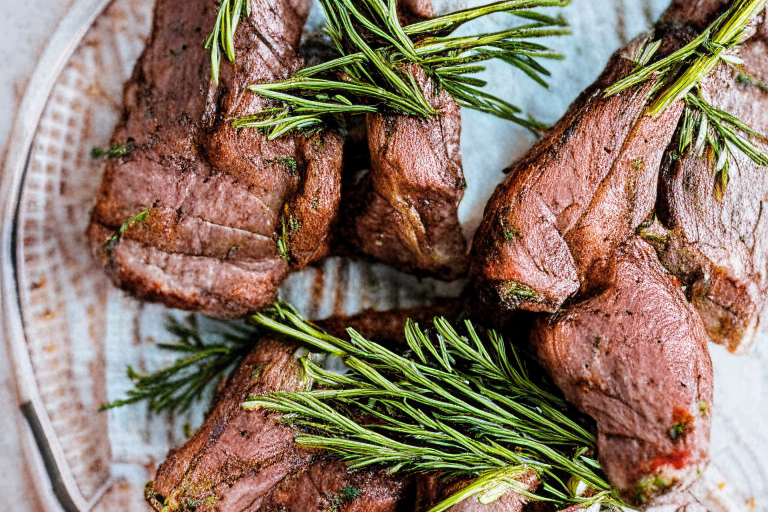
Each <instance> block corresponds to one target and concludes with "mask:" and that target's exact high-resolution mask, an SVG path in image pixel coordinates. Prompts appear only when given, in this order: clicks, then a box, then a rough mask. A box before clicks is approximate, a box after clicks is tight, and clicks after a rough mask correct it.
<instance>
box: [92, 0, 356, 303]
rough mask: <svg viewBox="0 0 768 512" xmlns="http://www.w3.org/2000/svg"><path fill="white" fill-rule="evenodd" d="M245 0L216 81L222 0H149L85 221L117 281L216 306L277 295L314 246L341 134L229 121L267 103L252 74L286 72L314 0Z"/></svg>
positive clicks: (324, 229)
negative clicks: (112, 149) (148, 17)
mask: <svg viewBox="0 0 768 512" xmlns="http://www.w3.org/2000/svg"><path fill="white" fill-rule="evenodd" d="M250 1H251V12H252V15H251V17H250V19H247V20H243V22H241V25H240V28H239V29H238V31H237V33H236V36H235V50H236V54H237V62H236V63H230V62H228V61H227V60H226V59H224V61H223V62H222V66H221V76H220V83H219V85H218V87H217V86H215V85H214V84H213V83H212V82H211V80H210V72H211V69H210V55H209V53H208V51H207V50H205V49H204V48H203V47H202V44H201V38H202V37H203V36H204V34H205V33H207V32H208V31H210V30H211V29H212V27H213V26H214V23H215V19H216V13H217V10H218V4H217V3H216V2H215V1H213V0H206V1H200V2H193V3H188V2H183V1H180V0H160V1H158V3H157V5H156V7H155V15H154V25H153V32H152V36H151V39H150V41H149V42H148V44H147V47H146V48H145V50H144V53H143V54H142V56H141V58H140V59H139V61H138V63H137V65H136V68H135V70H134V74H133V77H132V79H131V80H130V82H129V83H128V85H127V87H126V91H125V113H124V117H123V120H122V122H121V123H120V124H119V126H118V127H117V128H116V130H115V133H114V134H113V143H114V144H126V142H128V143H129V145H130V154H129V155H127V156H124V157H121V158H119V159H115V160H112V161H110V162H109V164H108V166H107V169H106V171H105V173H104V176H103V179H102V184H101V188H100V190H99V194H98V197H97V203H96V206H95V208H94V210H93V214H92V222H91V225H90V227H89V231H88V235H89V239H90V243H91V247H92V250H93V252H94V253H95V254H96V255H97V257H99V258H100V259H101V260H102V262H103V264H104V266H105V268H106V269H107V272H108V274H109V275H110V277H111V278H112V279H113V281H115V283H116V284H118V285H119V286H121V287H123V288H125V289H127V290H130V291H131V292H133V293H134V294H135V295H137V296H139V297H141V298H145V299H149V300H155V301H161V302H164V303H165V304H167V305H169V306H172V307H178V308H183V309H190V310H197V311H201V312H204V313H206V314H208V315H212V316H219V317H230V316H241V315H243V314H246V313H248V312H250V311H253V310H256V309H259V308H261V307H263V306H265V305H267V304H270V303H272V302H274V300H275V298H276V287H277V285H279V283H280V282H281V281H282V280H283V279H284V278H285V276H286V275H287V273H288V272H289V271H290V269H291V268H300V267H302V266H303V265H305V264H307V263H309V262H311V261H313V260H316V259H318V258H320V257H322V256H323V255H324V254H325V253H326V252H327V250H328V239H329V236H328V234H329V229H330V225H331V223H332V222H333V220H334V218H335V216H336V213H337V210H338V202H339V196H340V183H341V156H342V139H341V138H340V137H339V135H338V134H336V133H334V132H321V133H319V134H315V135H312V136H306V137H305V136H300V135H296V136H285V137H281V138H280V139H278V140H275V141H268V140H267V138H266V137H265V136H264V135H262V134H261V133H260V132H258V131H256V130H240V131H237V130H235V129H234V128H233V127H232V126H231V123H230V121H231V119H232V118H233V117H235V116H240V115H248V114H253V113H255V112H257V111H258V110H260V109H261V108H262V107H263V106H264V105H265V101H264V100H263V99H262V98H260V97H259V96H257V95H255V94H253V93H251V92H249V91H247V89H246V87H247V85H248V84H250V83H254V82H272V81H276V80H279V79H284V78H287V77H289V76H290V75H291V74H292V73H293V72H295V71H296V70H297V69H298V68H299V67H300V66H301V59H300V57H299V56H298V54H297V48H298V45H299V41H300V37H301V32H302V28H303V25H304V21H305V19H306V16H307V14H308V11H309V6H310V2H309V0H279V1H277V2H267V1H265V0H250ZM143 211H148V214H146V216H145V217H144V218H143V219H142V220H141V221H138V222H133V221H132V219H135V218H136V217H137V215H138V214H139V213H141V212H143ZM121 227H122V228H123V229H121ZM121 231H124V232H121ZM280 237H283V238H284V240H285V242H286V243H285V247H284V251H283V253H282V254H281V251H280V250H278V245H277V243H276V242H277V241H278V239H279V238H280Z"/></svg>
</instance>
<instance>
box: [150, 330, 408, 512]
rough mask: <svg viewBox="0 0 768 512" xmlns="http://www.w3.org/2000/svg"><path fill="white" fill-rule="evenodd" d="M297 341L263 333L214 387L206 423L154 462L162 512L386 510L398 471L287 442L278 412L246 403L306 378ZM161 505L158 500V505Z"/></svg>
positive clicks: (155, 494)
mask: <svg viewBox="0 0 768 512" xmlns="http://www.w3.org/2000/svg"><path fill="white" fill-rule="evenodd" d="M297 349H298V346H296V345H292V344H288V343H284V342H278V341H276V340H273V339H269V338H264V339H262V340H261V341H260V342H259V343H258V345H257V346H256V348H255V349H254V350H253V352H251V354H250V355H248V357H247V358H246V359H245V360H244V361H243V363H242V364H241V365H240V367H239V368H238V369H237V370H236V371H235V373H234V374H233V375H232V376H231V377H230V379H229V381H228V382H227V384H226V386H225V387H224V388H223V390H222V391H221V392H220V394H219V396H218V398H217V401H216V404H215V405H214V407H213V409H212V411H211V413H210V414H209V415H208V417H207V418H206V420H205V423H203V425H202V426H201V427H200V429H198V431H197V432H196V433H195V434H194V435H193V436H192V438H191V439H190V440H189V441H188V442H187V443H186V444H185V445H184V446H183V447H181V448H180V449H179V450H177V451H173V452H171V454H170V455H169V457H168V459H167V460H166V461H165V462H164V463H163V464H162V465H161V466H160V468H159V469H158V472H157V476H156V477H155V481H154V483H153V484H152V486H151V488H148V491H147V499H148V501H149V503H150V504H151V505H152V506H153V508H154V509H155V510H158V511H159V510H163V511H164V512H172V511H180V512H181V511H192V510H195V511H196V512H213V511H216V512H240V511H257V510H261V511H272V510H280V511H283V512H289V511H295V512H298V511H302V512H303V511H306V512H309V511H316V510H324V509H327V508H329V507H332V506H333V507H335V510H339V511H349V512H352V511H356V512H368V511H370V512H375V511H382V512H383V511H393V510H395V508H396V505H397V503H398V500H399V498H400V496H401V495H402V493H403V492H404V489H405V485H404V481H403V480H402V479H398V478H394V477H390V476H388V475H387V474H386V473H385V472H383V471H375V470H371V471H357V472H350V471H349V470H347V469H346V467H345V466H344V464H342V463H339V462H335V461H332V460H329V459H325V458H322V457H318V456H317V455H315V454H312V453H310V452H308V451H306V450H302V449H299V448H298V447H296V446H294V444H293V435H294V434H293V431H292V430H291V429H290V428H289V427H287V426H285V425H283V424H282V423H281V422H280V420H279V415H278V414H275V413H271V412H267V411H263V410H260V411H259V410H257V411H246V410H244V409H242V408H241V407H240V404H241V403H242V402H244V401H246V400H247V398H248V397H249V396H251V395H262V394H266V393H269V392H272V391H277V390H298V389H301V388H302V386H304V385H306V384H305V383H304V382H303V381H302V379H301V377H300V374H299V371H298V369H299V367H298V365H296V363H295V357H296V351H297ZM164 507H165V508H164Z"/></svg>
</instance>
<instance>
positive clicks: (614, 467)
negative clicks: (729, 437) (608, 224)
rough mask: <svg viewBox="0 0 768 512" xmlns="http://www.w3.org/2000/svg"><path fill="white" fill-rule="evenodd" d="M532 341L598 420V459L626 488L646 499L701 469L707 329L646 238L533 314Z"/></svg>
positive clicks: (708, 380)
mask: <svg viewBox="0 0 768 512" xmlns="http://www.w3.org/2000/svg"><path fill="white" fill-rule="evenodd" d="M532 344H533V348H534V350H535V351H536V354H537V356H538V357H539V359H540V360H541V361H542V363H543V364H544V367H545V368H546V369H547V371H548V372H549V374H550V375H551V376H552V378H553V380H554V381H555V384H557V386H558V387H559V388H560V389H561V390H562V391H563V393H564V394H565V397H566V399H568V401H570V402H571V403H573V404H574V405H576V406H577V407H578V408H579V409H580V410H581V411H582V412H584V413H586V414H589V415H590V416H592V417H593V418H594V419H595V420H596V422H597V429H598V440H597V446H598V453H599V456H600V464H601V465H602V467H603V469H604V470H605V472H606V474H607V475H608V476H609V477H610V480H611V484H612V485H613V486H615V487H616V488H618V489H619V490H620V491H621V492H622V493H623V494H624V495H625V496H627V497H628V498H630V499H633V500H638V501H641V502H643V501H646V500H647V499H649V498H651V497H653V496H654V495H655V494H658V493H661V492H663V491H665V490H666V489H667V487H670V486H672V485H673V484H676V483H678V482H685V483H688V482H691V481H692V480H693V479H694V478H696V476H697V471H698V470H703V469H704V466H705V465H706V462H707V460H708V454H709V430H710V415H709V412H710V410H711V405H712V390H713V388H712V363H711V360H710V357H709V352H708V350H707V340H706V334H705V332H704V329H703V327H702V325H701V321H700V320H699V318H698V316H697V314H696V311H695V310H694V309H693V307H692V306H691V305H690V304H689V303H688V302H687V300H686V298H685V296H684V295H683V293H682V291H681V290H680V285H679V283H678V282H677V280H676V279H675V278H674V277H672V276H670V275H668V274H667V273H666V272H665V271H664V269H663V267H662V266H661V264H660V263H659V261H658V259H657V257H656V254H655V252H654V250H653V248H652V247H651V246H650V245H648V244H647V243H646V242H644V241H643V240H641V239H639V238H637V237H635V238H633V239H631V241H629V242H628V243H627V245H626V246H622V247H621V248H620V249H619V250H618V251H617V252H616V254H615V255H614V257H613V258H612V259H611V262H610V264H609V265H608V269H607V276H606V287H605V288H604V289H603V290H602V291H601V292H600V293H598V294H595V295H593V296H592V297H590V298H588V299H586V300H583V301H581V302H578V303H576V304H573V305H572V306H570V307H568V308H567V309H566V310H563V311H562V312H561V313H559V314H556V315H553V317H551V318H545V319H541V320H539V321H538V323H537V324H536V325H535V326H534V329H533V334H532Z"/></svg>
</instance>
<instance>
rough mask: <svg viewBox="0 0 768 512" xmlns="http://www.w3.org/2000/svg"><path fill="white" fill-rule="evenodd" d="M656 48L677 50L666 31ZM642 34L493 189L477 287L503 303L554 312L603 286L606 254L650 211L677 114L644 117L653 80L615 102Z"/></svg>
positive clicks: (675, 110) (481, 236)
mask: <svg viewBox="0 0 768 512" xmlns="http://www.w3.org/2000/svg"><path fill="white" fill-rule="evenodd" d="M665 41H666V43H667V44H665V45H664V46H665V48H664V49H662V51H665V50H666V51H670V50H672V49H675V48H676V47H677V46H678V43H677V42H676V41H675V40H674V39H673V38H671V37H668V38H665ZM641 44H642V39H638V40H637V41H635V42H633V43H632V44H630V45H629V47H627V48H626V49H624V50H622V51H619V52H618V53H617V54H616V55H614V57H613V58H612V59H611V61H610V63H609V64H608V67H607V68H606V70H605V71H604V72H603V74H602V75H601V76H600V78H599V79H598V80H597V82H596V83H595V84H594V85H592V86H591V87H590V88H588V89H587V90H586V91H585V92H584V93H582V95H581V96H580V97H579V98H578V99H577V100H576V101H575V102H574V104H573V105H572V106H571V108H570V109H569V110H568V112H567V113H566V114H565V116H564V117H563V118H562V119H560V121H558V122H557V123H556V124H555V125H554V126H553V127H552V128H551V129H550V131H548V132H547V134H546V135H545V136H544V137H543V138H542V139H541V140H539V141H538V142H537V143H536V145H535V146H534V147H533V148H532V149H531V150H530V151H529V152H528V153H527V154H526V155H525V156H524V157H523V159H522V160H520V161H519V162H518V163H516V164H515V165H513V166H512V167H511V168H510V169H508V172H509V177H508V178H507V179H506V180H505V181H504V182H503V183H502V184H501V185H499V186H498V187H497V189H496V191H495V192H494V194H493V196H492V197H491V199H490V201H489V202H488V204H487V206H486V209H485V215H484V218H483V221H482V223H481V225H480V227H479V229H478V231H477V233H476V234H475V239H474V242H473V247H472V251H473V254H472V258H471V263H472V267H473V270H472V272H473V275H474V277H475V279H476V284H477V288H478V293H479V294H480V296H481V297H482V298H483V299H484V300H486V301H488V302H491V303H494V304H497V305H498V306H499V307H500V308H503V309H507V310H512V309H517V308H523V309H528V310H531V311H546V312H553V311H557V309H558V308H559V307H560V306H561V305H562V304H563V302H564V301H565V300H566V299H567V298H569V297H571V296H572V295H574V294H575V293H576V292H578V291H579V289H581V288H582V287H591V286H599V281H600V279H601V276H602V275H603V274H604V272H605V266H606V263H607V258H608V256H609V255H610V254H611V252H612V250H613V249H614V248H615V247H616V246H617V244H620V243H622V242H623V241H624V240H626V238H627V237H628V236H629V235H630V234H631V233H633V232H634V230H635V228H636V227H637V226H638V225H640V224H641V223H642V222H643V221H644V220H645V219H646V218H647V217H648V216H649V215H650V213H651V211H652V209H653V206H654V202H655V199H656V182H657V179H658V170H659V165H660V163H661V158H662V155H663V153H664V150H665V149H666V147H667V145H668V144H669V142H670V141H671V139H672V136H673V134H674V131H675V126H676V124H677V119H678V117H679V116H680V113H681V111H682V106H681V105H675V106H673V107H671V108H670V109H668V110H667V112H665V113H664V114H663V115H661V116H659V117H657V118H649V117H645V116H643V112H644V108H645V97H646V95H647V93H648V91H649V89H650V85H648V86H645V87H643V88H641V89H640V90H629V91H625V92H623V93H621V94H619V95H616V96H613V97H611V98H605V97H604V95H603V91H604V90H605V88H606V87H608V86H610V85H612V84H614V83H615V82H616V81H617V80H619V79H621V78H623V77H624V76H626V75H628V74H629V73H630V72H631V71H632V70H633V69H634V64H633V63H632V62H630V61H629V60H628V59H627V57H628V56H630V55H632V54H633V52H634V51H635V50H636V49H637V48H638V47H639V46H640V45H641Z"/></svg>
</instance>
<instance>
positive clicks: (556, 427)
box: [243, 304, 622, 512]
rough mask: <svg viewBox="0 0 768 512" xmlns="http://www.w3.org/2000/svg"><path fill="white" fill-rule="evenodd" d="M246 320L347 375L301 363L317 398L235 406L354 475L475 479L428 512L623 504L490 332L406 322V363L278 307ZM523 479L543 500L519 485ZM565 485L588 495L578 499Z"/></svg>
mask: <svg viewBox="0 0 768 512" xmlns="http://www.w3.org/2000/svg"><path fill="white" fill-rule="evenodd" d="M251 321H253V322H254V323H256V324H258V325H260V326H262V327H264V328H267V329H269V330H272V331H274V332H277V333H281V334H283V335H285V336H287V337H289V338H291V339H294V340H298V341H302V342H304V343H307V344H309V345H311V346H314V347H316V348H318V349H319V350H321V351H323V352H326V353H328V354H330V355H333V356H336V357H338V358H340V359H342V360H343V361H344V363H345V364H346V366H347V368H348V370H347V371H345V372H343V373H333V372H329V371H327V370H325V369H323V368H322V367H320V366H318V365H317V364H316V363H315V362H313V359H312V358H311V357H309V355H307V356H305V357H303V358H302V359H301V364H302V368H303V370H304V372H305V374H306V375H307V376H308V377H310V378H311V379H313V380H314V381H315V382H316V384H318V385H319V386H320V387H318V388H316V389H314V390H312V391H303V392H277V393H273V394H271V395H268V396H261V397H251V398H250V399H249V400H248V401H247V402H246V403H244V404H243V407H245V408H246V409H257V408H262V407H263V408H268V409H272V410H276V411H280V412H281V413H283V418H284V420H286V421H287V422H289V423H291V424H293V425H294V426H296V427H297V429H298V431H297V436H296V442H297V443H298V444H300V445H303V446H308V447H313V448H322V449H325V450H330V451H332V452H335V453H337V454H338V455H339V456H340V458H341V459H342V460H344V461H346V462H347V463H348V464H349V465H350V467H351V468H361V467H366V466H371V465H379V466H384V467H387V468H389V469H390V470H391V471H393V472H394V471H400V470H403V471H410V472H419V473H427V472H435V471H440V472H442V473H443V474H444V475H446V476H449V477H464V478H467V477H470V478H472V479H473V482H472V483H471V484H469V485H468V486H467V487H465V488H463V489H462V490H461V491H459V492H458V493H457V494H455V495H453V496H451V497H449V498H448V499H447V500H446V501H444V502H442V503H440V504H439V505H437V506H435V507H434V508H433V509H432V510H431V512H439V511H443V510H446V509H448V508H450V507H451V506H452V505H454V504H456V503H458V502H460V501H463V500H464V499H467V498H470V497H475V498H476V499H478V500H479V501H480V502H481V503H489V502H491V501H494V500H495V499H497V498H499V497H500V496H501V495H503V494H504V493H505V492H506V491H509V490H512V491H514V492H516V493H518V494H520V495H521V496H524V497H527V498H529V499H534V500H547V501H551V502H553V504H554V505H556V506H558V507H559V506H569V505H573V504H581V505H582V506H584V507H588V506H590V505H592V504H595V503H602V504H603V505H605V506H606V507H608V508H610V509H614V510H618V507H619V506H621V505H622V502H621V501H620V500H619V498H618V497H617V494H616V493H615V491H612V490H611V487H610V485H609V484H608V483H607V481H606V480H605V478H604V476H603V474H602V472H601V470H600V465H599V464H598V462H597V461H596V460H595V459H594V458H592V455H591V453H593V452H594V449H595V443H596V441H595V437H594V435H593V434H592V433H591V432H589V431H587V430H586V429H585V428H583V427H582V426H581V425H580V424H579V423H577V422H576V421H574V419H572V417H571V416H570V414H571V413H572V410H571V409H570V408H569V407H568V405H567V404H566V403H565V402H564V401H563V400H562V399H561V398H559V397H556V396H555V395H553V394H551V393H550V392H549V391H547V390H545V389H544V388H542V387H540V386H539V385H538V384H536V383H535V382H534V381H533V380H532V379H531V378H530V376H529V375H528V373H527V372H526V370H525V367H524V365H523V363H522V362H521V360H520V358H519V356H518V354H517V352H516V351H515V350H514V348H513V347H512V346H510V345H508V344H506V343H505V342H504V341H503V340H502V338H501V337H500V336H498V335H497V334H496V333H495V332H494V331H488V332H487V334H485V335H483V336H482V338H481V335H480V334H479V333H478V331H477V330H476V329H475V328H474V326H473V325H472V323H471V322H469V321H467V322H465V324H464V328H465V331H466V335H460V334H459V333H458V331H457V330H456V329H454V328H453V327H452V326H451V325H450V324H449V323H448V322H447V321H446V320H445V319H444V318H437V319H435V322H434V331H435V332H430V331H428V330H423V329H421V328H419V327H418V325H416V324H414V323H413V322H411V321H408V322H407V324H406V326H405V334H406V339H407V341H408V345H409V347H410V352H409V353H406V354H405V355H399V354H397V353H395V352H392V351H390V350H388V349H386V348H385V347H383V346H382V345H379V344H378V343H375V342H371V341H369V340H367V339H365V338H364V337H363V336H361V335H360V334H359V333H357V332H355V331H354V330H352V329H350V330H348V334H349V337H350V341H344V340H342V339H340V338H336V337H334V336H331V335H329V334H326V333H324V332H322V331H321V330H319V329H318V328H317V327H315V326H313V325H312V324H310V323H308V322H306V321H305V320H304V319H302V318H301V317H300V316H299V315H298V314H297V313H296V312H295V310H293V309H292V308H291V307H290V306H286V305H284V304H282V305H281V304H276V305H275V306H273V307H272V308H270V309H268V310H266V311H263V312H261V313H258V314H256V315H253V316H252V317H251ZM531 471H534V472H535V473H536V474H537V475H538V477H539V478H540V479H541V482H542V483H541V488H540V490H537V491H534V490H533V489H528V488H526V487H524V486H523V484H521V483H520V482H519V481H518V478H520V477H521V476H523V475H525V474H527V473H529V472H531ZM568 481H571V482H573V481H581V482H584V483H585V484H586V485H587V486H588V487H589V488H591V489H592V491H593V494H592V495H591V496H585V495H575V494H574V493H573V492H572V490H570V489H571V488H572V487H574V486H573V485H571V486H570V487H569V485H568Z"/></svg>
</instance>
